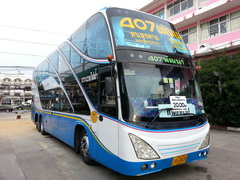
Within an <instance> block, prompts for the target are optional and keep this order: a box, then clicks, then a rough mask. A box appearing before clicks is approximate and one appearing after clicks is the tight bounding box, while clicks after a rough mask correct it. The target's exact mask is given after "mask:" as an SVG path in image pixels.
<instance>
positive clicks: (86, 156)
mask: <svg viewBox="0 0 240 180" xmlns="http://www.w3.org/2000/svg"><path fill="white" fill-rule="evenodd" d="M80 155H81V157H82V159H83V162H84V163H86V164H88V165H92V164H94V163H95V161H94V160H93V159H91V158H90V152H89V139H88V135H87V132H86V131H85V130H83V131H82V132H81V135H80Z"/></svg>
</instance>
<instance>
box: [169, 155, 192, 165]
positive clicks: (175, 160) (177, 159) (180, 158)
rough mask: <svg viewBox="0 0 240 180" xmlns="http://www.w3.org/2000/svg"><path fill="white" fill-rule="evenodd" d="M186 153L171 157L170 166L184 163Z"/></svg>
mask: <svg viewBox="0 0 240 180" xmlns="http://www.w3.org/2000/svg"><path fill="white" fill-rule="evenodd" d="M187 156H188V155H187V154H185V155H181V156H176V157H174V158H173V161H172V166H176V165H180V164H184V163H185V162H186V160H187Z"/></svg>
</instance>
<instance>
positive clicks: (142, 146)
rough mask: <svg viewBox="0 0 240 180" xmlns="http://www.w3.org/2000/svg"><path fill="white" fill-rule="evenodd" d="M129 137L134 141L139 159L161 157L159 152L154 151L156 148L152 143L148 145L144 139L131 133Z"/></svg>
mask: <svg viewBox="0 0 240 180" xmlns="http://www.w3.org/2000/svg"><path fill="white" fill-rule="evenodd" d="M129 137H130V139H131V141H132V144H133V147H134V149H135V152H136V155H137V157H138V158H139V159H157V158H159V156H158V154H157V153H156V152H155V151H154V149H153V148H152V147H151V146H150V145H148V144H147V143H146V142H145V141H144V140H142V139H141V138H139V137H137V136H135V135H133V134H129Z"/></svg>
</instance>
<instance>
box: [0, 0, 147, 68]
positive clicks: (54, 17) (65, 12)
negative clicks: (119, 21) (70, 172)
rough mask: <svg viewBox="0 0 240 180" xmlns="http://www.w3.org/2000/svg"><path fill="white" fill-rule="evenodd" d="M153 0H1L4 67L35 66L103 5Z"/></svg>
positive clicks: (1, 61) (128, 5)
mask: <svg viewBox="0 0 240 180" xmlns="http://www.w3.org/2000/svg"><path fill="white" fill-rule="evenodd" d="M151 1H152V0H0V67H1V66H34V67H35V66H37V65H38V64H39V63H40V62H41V61H42V60H44V59H45V58H46V57H47V56H48V55H49V54H50V53H51V52H53V50H54V49H55V48H56V47H58V46H59V45H60V44H61V43H62V42H63V41H64V40H66V39H67V38H68V37H69V36H70V35H71V34H72V33H73V32H74V31H75V30H76V29H77V28H78V27H79V26H80V25H81V24H82V23H83V22H84V21H86V20H87V19H88V18H89V17H90V16H92V15H93V14H95V13H96V12H97V11H98V10H100V9H102V8H103V7H109V6H111V7H121V8H127V9H133V10H137V9H140V8H141V7H143V6H145V5H146V4H148V3H150V2H151ZM1 71H4V70H3V69H0V72H1Z"/></svg>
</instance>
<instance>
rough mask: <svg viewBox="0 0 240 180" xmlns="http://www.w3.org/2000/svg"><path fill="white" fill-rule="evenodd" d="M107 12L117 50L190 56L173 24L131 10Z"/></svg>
mask: <svg viewBox="0 0 240 180" xmlns="http://www.w3.org/2000/svg"><path fill="white" fill-rule="evenodd" d="M107 12H108V16H109V17H110V18H109V21H110V25H111V27H112V31H113V34H114V40H115V46H116V48H118V47H132V48H143V49H145V50H154V51H159V52H167V53H172V54H181V55H185V56H190V52H189V51H188V49H187V47H186V45H185V43H184V42H183V41H182V38H181V36H180V35H179V33H178V32H177V30H176V29H175V27H174V26H173V25H172V24H171V23H169V22H167V21H165V20H163V19H160V18H158V17H154V16H151V15H148V16H146V14H143V13H140V12H135V11H130V10H124V9H117V11H116V10H114V9H112V8H111V9H109V10H108V11H107Z"/></svg>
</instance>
